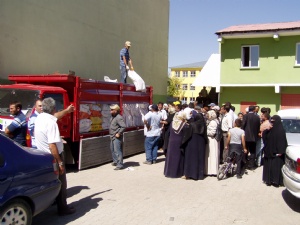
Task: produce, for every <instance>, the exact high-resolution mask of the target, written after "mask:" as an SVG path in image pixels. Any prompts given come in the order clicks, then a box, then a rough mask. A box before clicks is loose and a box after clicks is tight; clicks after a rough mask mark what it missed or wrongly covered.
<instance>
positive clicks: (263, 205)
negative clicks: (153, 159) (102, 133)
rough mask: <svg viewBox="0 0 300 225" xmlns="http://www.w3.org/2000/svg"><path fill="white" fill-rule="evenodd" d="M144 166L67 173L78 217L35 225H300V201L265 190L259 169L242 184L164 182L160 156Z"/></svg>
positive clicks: (41, 219) (133, 163)
mask: <svg viewBox="0 0 300 225" xmlns="http://www.w3.org/2000/svg"><path fill="white" fill-rule="evenodd" d="M144 160H145V155H144V154H140V155H135V156H133V157H130V158H127V159H125V160H124V162H125V166H127V167H128V169H125V170H122V171H114V170H113V167H112V166H111V165H110V164H106V165H102V166H99V167H96V168H91V169H87V170H83V171H80V172H68V174H67V180H68V196H69V197H68V203H69V204H71V205H72V206H74V207H75V208H76V209H77V212H76V213H75V214H73V215H69V216H64V217H59V216H58V215H57V213H56V206H51V207H50V208H49V209H47V210H46V211H44V212H42V213H41V214H39V215H37V216H36V217H34V219H33V225H50V224H55V225H63V224H72V225H75V224H76V225H77V224H78V225H79V224H80V225H88V224H96V225H98V224H104V225H110V224H116V225H120V224H124V225H126V224H130V225H131V224H133V225H134V224H139V225H144V224H153V225H158V224H171V225H177V224H204V225H205V224H208V225H210V224H216V225H220V224H221V225H223V224H251V225H252V224H257V225H260V224H263V225H265V224H272V225H277V224H278V225H282V224H291V225H292V224H293V225H295V224H300V199H296V198H295V197H294V196H292V195H291V194H290V193H289V192H288V191H287V190H286V189H285V188H284V187H279V188H275V187H267V186H266V185H265V184H263V183H262V180H261V175H262V167H261V168H258V169H256V170H255V171H249V173H248V175H244V176H243V178H242V179H240V180H239V179H237V178H236V177H231V178H228V179H226V180H222V181H218V180H217V178H216V177H207V178H205V179H204V180H202V181H193V180H183V179H180V178H179V179H171V178H166V177H164V175H163V168H164V156H162V155H161V156H160V157H159V160H158V163H157V164H155V165H145V164H142V162H143V161H144Z"/></svg>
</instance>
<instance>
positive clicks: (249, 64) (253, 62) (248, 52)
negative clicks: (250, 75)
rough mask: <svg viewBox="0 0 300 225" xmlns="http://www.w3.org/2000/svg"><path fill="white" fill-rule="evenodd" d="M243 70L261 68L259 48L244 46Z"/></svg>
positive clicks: (256, 46)
mask: <svg viewBox="0 0 300 225" xmlns="http://www.w3.org/2000/svg"><path fill="white" fill-rule="evenodd" d="M241 59H242V62H241V63H242V65H241V66H242V68H253V67H254V68H257V67H259V46H258V45H249V46H242V57H241Z"/></svg>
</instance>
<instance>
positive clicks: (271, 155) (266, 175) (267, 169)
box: [262, 115, 287, 187]
mask: <svg viewBox="0 0 300 225" xmlns="http://www.w3.org/2000/svg"><path fill="white" fill-rule="evenodd" d="M271 124H272V127H271V128H270V129H269V130H268V129H267V130H265V131H264V132H263V135H262V137H263V142H264V148H263V151H264V168H263V181H264V183H265V184H266V185H268V186H269V185H271V184H272V185H274V186H276V187H278V186H283V177H282V173H281V168H282V166H283V164H284V159H285V151H286V148H287V140H286V135H285V130H284V128H283V125H282V122H281V118H280V116H277V115H275V116H272V117H271Z"/></svg>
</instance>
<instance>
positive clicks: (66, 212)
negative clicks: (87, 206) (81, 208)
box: [58, 206, 76, 216]
mask: <svg viewBox="0 0 300 225" xmlns="http://www.w3.org/2000/svg"><path fill="white" fill-rule="evenodd" d="M75 212H76V209H75V208H74V207H72V206H68V207H67V208H65V209H63V210H60V211H59V212H58V215H59V216H66V215H71V214H73V213H75Z"/></svg>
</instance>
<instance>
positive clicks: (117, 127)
mask: <svg viewBox="0 0 300 225" xmlns="http://www.w3.org/2000/svg"><path fill="white" fill-rule="evenodd" d="M110 114H111V119H110V126H109V135H110V150H111V154H112V159H113V162H112V165H113V166H116V168H115V169H114V170H122V169H124V165H123V149H122V147H123V133H124V131H125V128H126V125H125V122H124V119H123V117H122V116H121V115H120V107H119V106H118V105H117V104H116V105H111V106H110Z"/></svg>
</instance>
